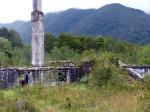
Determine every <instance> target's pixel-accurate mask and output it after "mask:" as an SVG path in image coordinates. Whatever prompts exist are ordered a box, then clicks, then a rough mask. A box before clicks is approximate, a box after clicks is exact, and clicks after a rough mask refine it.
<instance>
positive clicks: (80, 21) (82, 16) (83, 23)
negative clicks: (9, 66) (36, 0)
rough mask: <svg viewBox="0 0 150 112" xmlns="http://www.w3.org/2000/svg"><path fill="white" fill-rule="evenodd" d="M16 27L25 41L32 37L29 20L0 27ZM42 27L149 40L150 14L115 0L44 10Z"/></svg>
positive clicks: (136, 41) (75, 32) (56, 33)
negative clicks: (94, 6) (94, 5)
mask: <svg viewBox="0 0 150 112" xmlns="http://www.w3.org/2000/svg"><path fill="white" fill-rule="evenodd" d="M2 26H4V27H6V28H11V29H15V30H17V31H18V33H19V34H20V35H21V36H22V38H23V41H24V42H25V43H29V42H30V41H31V22H30V21H15V22H13V23H11V24H0V27H2ZM45 31H46V32H51V33H52V34H54V35H59V34H60V33H63V32H66V33H73V34H77V35H107V36H112V37H115V38H118V39H121V40H126V41H129V42H132V43H139V44H147V43H150V15H149V14H146V13H144V12H143V11H141V10H138V9H134V8H129V7H126V6H123V5H121V4H118V3H114V4H108V5H105V6H103V7H101V8H98V9H75V8H71V9H68V10H65V11H61V12H55V13H47V14H45Z"/></svg>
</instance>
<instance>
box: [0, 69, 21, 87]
mask: <svg viewBox="0 0 150 112" xmlns="http://www.w3.org/2000/svg"><path fill="white" fill-rule="evenodd" d="M18 78H19V77H18V72H17V71H16V70H10V69H3V70H0V88H11V87H14V86H17V85H19V79H18Z"/></svg>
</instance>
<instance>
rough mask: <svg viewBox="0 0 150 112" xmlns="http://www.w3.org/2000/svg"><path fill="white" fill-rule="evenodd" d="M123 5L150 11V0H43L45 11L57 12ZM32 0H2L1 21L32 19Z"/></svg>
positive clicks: (0, 8)
mask: <svg viewBox="0 0 150 112" xmlns="http://www.w3.org/2000/svg"><path fill="white" fill-rule="evenodd" d="M110 3H121V4H122V5H125V6H128V7H133V8H136V9H141V10H143V11H145V12H147V13H150V0H43V11H44V12H45V13H47V12H56V11H61V10H66V9H68V8H82V9H87V8H99V7H101V6H103V5H105V4H110ZM31 11H32V0H0V23H8V22H13V21H15V20H30V13H31Z"/></svg>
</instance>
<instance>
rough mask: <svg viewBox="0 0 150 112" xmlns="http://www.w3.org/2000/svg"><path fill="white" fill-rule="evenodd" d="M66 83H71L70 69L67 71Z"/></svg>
mask: <svg viewBox="0 0 150 112" xmlns="http://www.w3.org/2000/svg"><path fill="white" fill-rule="evenodd" d="M66 77H67V83H71V76H70V70H68V71H67V76H66Z"/></svg>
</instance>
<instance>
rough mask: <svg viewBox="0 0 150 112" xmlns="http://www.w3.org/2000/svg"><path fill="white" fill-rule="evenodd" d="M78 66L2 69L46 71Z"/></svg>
mask: <svg viewBox="0 0 150 112" xmlns="http://www.w3.org/2000/svg"><path fill="white" fill-rule="evenodd" d="M70 68H78V67H5V68H4V67H2V68H0V71H5V70H18V71H45V70H54V69H70Z"/></svg>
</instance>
